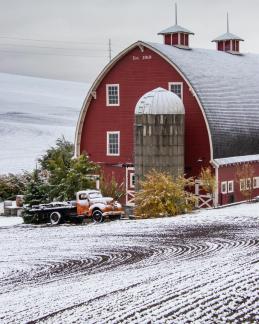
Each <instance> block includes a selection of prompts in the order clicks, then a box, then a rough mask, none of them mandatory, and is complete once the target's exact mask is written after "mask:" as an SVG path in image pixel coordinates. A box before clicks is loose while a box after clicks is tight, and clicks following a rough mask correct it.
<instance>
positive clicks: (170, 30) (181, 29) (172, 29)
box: [158, 24, 194, 35]
mask: <svg viewBox="0 0 259 324" xmlns="http://www.w3.org/2000/svg"><path fill="white" fill-rule="evenodd" d="M176 33H185V34H190V35H194V33H193V32H191V31H190V30H189V29H186V28H184V27H182V26H179V25H177V24H175V25H174V26H171V27H169V28H166V29H164V30H162V31H161V32H159V33H158V35H166V34H176Z"/></svg>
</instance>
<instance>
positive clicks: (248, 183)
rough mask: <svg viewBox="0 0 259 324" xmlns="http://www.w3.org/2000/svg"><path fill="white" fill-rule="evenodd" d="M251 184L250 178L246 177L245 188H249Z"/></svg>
mask: <svg viewBox="0 0 259 324" xmlns="http://www.w3.org/2000/svg"><path fill="white" fill-rule="evenodd" d="M251 186H252V181H251V178H247V179H246V189H247V190H248V189H251Z"/></svg>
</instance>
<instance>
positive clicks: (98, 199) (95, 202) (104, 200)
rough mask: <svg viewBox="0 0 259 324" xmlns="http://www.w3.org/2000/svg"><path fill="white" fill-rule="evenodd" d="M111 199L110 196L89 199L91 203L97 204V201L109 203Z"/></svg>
mask: <svg viewBox="0 0 259 324" xmlns="http://www.w3.org/2000/svg"><path fill="white" fill-rule="evenodd" d="M112 201H113V198H111V197H102V198H93V199H91V200H90V202H91V204H97V203H100V204H104V205H106V204H109V203H111V202H112Z"/></svg>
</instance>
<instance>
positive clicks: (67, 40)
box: [0, 0, 259, 82]
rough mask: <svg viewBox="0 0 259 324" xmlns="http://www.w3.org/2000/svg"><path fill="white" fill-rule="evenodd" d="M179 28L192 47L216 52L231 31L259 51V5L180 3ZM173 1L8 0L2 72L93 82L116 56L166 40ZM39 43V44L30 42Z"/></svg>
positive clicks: (0, 21)
mask: <svg viewBox="0 0 259 324" xmlns="http://www.w3.org/2000/svg"><path fill="white" fill-rule="evenodd" d="M177 2H178V23H179V24H180V25H182V26H183V27H186V28H188V29H190V30H191V31H193V32H194V33H195V35H194V36H193V37H191V46H192V47H201V48H211V49H213V48H215V44H214V43H211V40H212V39H213V38H214V37H217V36H219V35H220V34H223V33H224V32H225V31H226V12H227V11H229V15H230V31H231V32H232V33H234V34H237V35H238V36H240V37H242V38H244V39H245V42H244V43H242V44H241V51H243V52H255V53H259V41H258V33H259V19H258V13H259V1H258V0H242V1H241V0H216V1H215V0H178V1H177ZM173 4H174V1H172V0H0V72H8V73H17V74H25V75H33V76H40V77H47V78H55V79H65V80H75V81H84V82H91V81H93V79H94V78H95V77H96V76H97V74H98V72H99V71H100V69H101V68H103V67H104V65H105V64H106V63H107V62H108V39H109V38H111V40H112V49H113V55H115V54H117V53H118V51H120V50H122V49H123V48H125V47H126V46H128V45H130V44H131V43H133V42H135V41H137V40H146V41H153V42H162V38H161V36H157V33H158V32H159V31H161V30H162V29H164V28H167V27H169V26H171V25H173V24H174V5H173ZM30 39H31V40H30Z"/></svg>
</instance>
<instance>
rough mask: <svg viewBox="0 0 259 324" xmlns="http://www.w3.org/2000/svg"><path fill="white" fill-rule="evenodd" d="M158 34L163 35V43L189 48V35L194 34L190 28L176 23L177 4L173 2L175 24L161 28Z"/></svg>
mask: <svg viewBox="0 0 259 324" xmlns="http://www.w3.org/2000/svg"><path fill="white" fill-rule="evenodd" d="M158 35H163V36H164V44H166V45H171V46H176V47H179V48H183V49H189V35H194V33H193V32H191V31H190V30H188V29H186V28H184V27H181V26H179V25H178V21H177V4H175V25H174V26H172V27H169V28H166V29H164V30H162V31H161V32H160V33H158Z"/></svg>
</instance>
